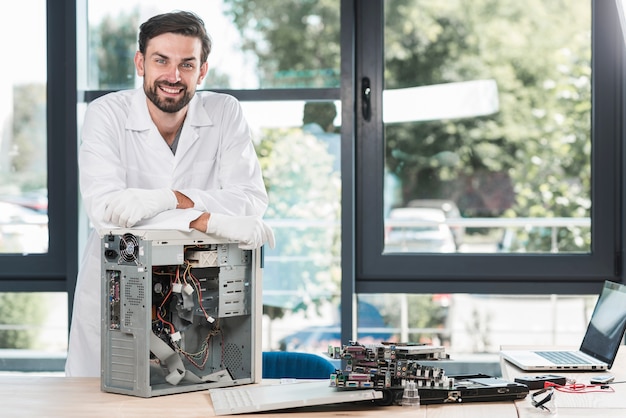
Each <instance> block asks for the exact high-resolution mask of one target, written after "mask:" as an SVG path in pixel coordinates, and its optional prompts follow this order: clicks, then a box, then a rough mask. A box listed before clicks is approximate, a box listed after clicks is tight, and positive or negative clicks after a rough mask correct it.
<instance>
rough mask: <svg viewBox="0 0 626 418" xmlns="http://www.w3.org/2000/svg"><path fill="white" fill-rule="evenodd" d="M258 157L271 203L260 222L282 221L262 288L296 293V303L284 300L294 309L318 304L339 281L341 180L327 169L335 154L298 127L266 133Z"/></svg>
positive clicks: (333, 291) (335, 288)
mask: <svg viewBox="0 0 626 418" xmlns="http://www.w3.org/2000/svg"><path fill="white" fill-rule="evenodd" d="M337 140H339V139H338V138H337ZM257 153H258V155H259V160H260V163H261V167H262V169H263V175H264V178H265V182H266V187H267V190H268V194H269V200H270V204H269V207H268V209H267V212H266V214H265V218H266V219H269V220H271V219H274V220H277V221H278V222H281V221H282V222H287V225H285V226H280V223H279V224H278V226H277V227H275V228H274V233H275V236H276V243H277V247H276V249H275V250H274V251H273V252H272V255H273V256H276V257H277V261H275V262H273V263H268V264H267V265H266V266H265V271H264V273H263V277H264V290H281V291H289V290H291V291H292V292H293V293H294V294H298V295H300V302H299V303H296V304H293V302H292V301H293V297H290V298H287V300H289V302H291V303H292V305H291V306H289V307H290V308H291V309H293V310H300V309H306V307H307V305H309V304H320V303H321V302H322V300H321V299H319V298H320V295H328V294H330V295H336V294H337V293H338V289H339V281H340V267H339V261H338V260H339V258H338V255H339V251H340V245H341V244H340V240H339V216H340V205H339V196H340V185H341V180H340V176H339V173H337V172H334V171H333V170H332V165H333V158H334V156H332V155H330V154H329V153H328V149H327V144H325V143H324V142H322V141H321V140H319V139H318V138H317V137H316V136H314V135H312V134H309V133H306V132H304V131H302V130H301V129H298V128H293V129H268V130H265V131H264V132H263V141H261V142H260V144H259V146H258V149H257ZM303 221H305V222H303ZM275 303H276V304H278V305H280V304H284V303H287V301H276V302H275ZM268 312H269V311H268ZM272 312H273V313H272V315H273V316H274V317H277V316H281V315H282V313H281V312H280V311H279V312H275V311H272Z"/></svg>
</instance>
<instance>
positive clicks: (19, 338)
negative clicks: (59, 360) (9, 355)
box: [0, 293, 45, 348]
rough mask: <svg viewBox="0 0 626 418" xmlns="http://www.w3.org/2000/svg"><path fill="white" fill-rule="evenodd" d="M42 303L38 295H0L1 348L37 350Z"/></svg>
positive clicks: (42, 314)
mask: <svg viewBox="0 0 626 418" xmlns="http://www.w3.org/2000/svg"><path fill="white" fill-rule="evenodd" d="M42 301H43V297H42V295H41V294H38V293H0V348H37V346H36V345H37V336H38V332H39V330H38V329H37V328H38V327H41V325H42V323H43V321H44V318H45V309H44V306H43V305H42Z"/></svg>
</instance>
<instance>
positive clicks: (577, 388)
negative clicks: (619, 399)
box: [543, 382, 615, 393]
mask: <svg viewBox="0 0 626 418" xmlns="http://www.w3.org/2000/svg"><path fill="white" fill-rule="evenodd" d="M543 387H544V388H547V387H553V388H554V389H556V390H558V391H559V392H565V393H592V392H615V389H613V388H612V387H611V386H609V385H585V384H584V383H571V384H569V385H559V384H556V383H553V382H544V384H543Z"/></svg>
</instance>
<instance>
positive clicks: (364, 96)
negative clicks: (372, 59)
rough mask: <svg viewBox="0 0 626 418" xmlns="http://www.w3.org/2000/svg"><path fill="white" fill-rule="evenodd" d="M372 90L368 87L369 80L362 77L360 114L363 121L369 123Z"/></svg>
mask: <svg viewBox="0 0 626 418" xmlns="http://www.w3.org/2000/svg"><path fill="white" fill-rule="evenodd" d="M371 97H372V88H371V86H370V79H369V78H368V77H363V78H362V79H361V113H362V114H363V119H365V121H366V122H369V121H370V119H372V102H371Z"/></svg>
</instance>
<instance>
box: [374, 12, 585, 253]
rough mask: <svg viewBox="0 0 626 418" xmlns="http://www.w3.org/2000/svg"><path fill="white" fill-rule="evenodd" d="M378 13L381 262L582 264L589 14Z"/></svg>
mask: <svg viewBox="0 0 626 418" xmlns="http://www.w3.org/2000/svg"><path fill="white" fill-rule="evenodd" d="M384 6H385V33H384V36H385V80H384V82H385V90H384V92H383V109H384V110H383V121H384V123H385V126H384V135H385V170H386V173H385V182H384V185H385V191H384V193H385V194H384V196H385V197H384V199H385V201H384V202H385V220H386V221H385V232H386V234H385V238H386V240H387V241H386V244H385V252H386V253H391V252H394V253H395V252H433V251H434V252H447V251H449V247H448V246H443V245H440V244H439V242H440V241H441V239H439V240H433V239H432V237H431V235H419V234H416V233H415V232H414V231H415V229H416V228H421V227H423V226H424V224H432V229H433V230H434V229H436V228H435V226H440V227H441V229H446V227H445V226H447V227H448V228H450V229H451V230H452V231H456V232H457V233H456V234H453V235H454V238H455V245H456V248H455V250H454V251H457V252H470V253H484V252H504V253H508V252H538V253H542V252H546V253H547V252H570V253H571V252H589V251H590V248H591V234H590V227H589V225H590V213H591V193H590V176H591V174H590V173H591V168H590V150H591V145H590V143H591V138H590V132H591V123H590V120H591V116H590V109H591V94H590V92H591V86H590V80H591V78H590V73H591V67H590V62H591V61H590V59H591V52H590V51H591V39H590V33H591V16H590V10H591V7H590V4H589V3H588V2H584V1H581V2H576V4H572V7H567V8H562V7H561V6H560V5H557V4H552V3H546V2H539V1H533V2H530V3H528V2H524V3H519V2H515V1H512V0H499V1H497V2H493V1H483V0H478V1H475V2H471V5H469V4H468V3H466V2H458V1H451V2H439V1H435V0H409V1H406V0H389V1H385V2H384ZM503 33H506V36H503V35H502V34H503ZM531 57H532V59H530V58H531ZM445 205H447V206H449V207H452V211H450V210H446V209H444V206H445ZM437 206H438V207H439V212H440V213H439V215H437V217H439V218H440V219H441V218H443V219H444V220H440V221H435V219H436V217H435V216H432V214H431V213H430V212H432V210H433V209H435V208H436V207H437ZM409 208H411V209H410V210H409ZM400 209H402V213H401V215H400V213H399V212H398V210H400ZM418 209H419V210H418ZM426 209H429V210H426ZM427 213H429V214H428V215H427ZM402 231H404V233H403V232H402ZM412 231H413V232H412ZM402 234H403V235H402ZM433 234H434V232H433ZM440 234H441V232H440ZM446 234H447V233H446ZM447 235H449V234H447ZM398 236H403V237H404V238H403V241H402V242H401V243H400V244H399V243H398Z"/></svg>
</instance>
